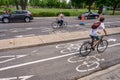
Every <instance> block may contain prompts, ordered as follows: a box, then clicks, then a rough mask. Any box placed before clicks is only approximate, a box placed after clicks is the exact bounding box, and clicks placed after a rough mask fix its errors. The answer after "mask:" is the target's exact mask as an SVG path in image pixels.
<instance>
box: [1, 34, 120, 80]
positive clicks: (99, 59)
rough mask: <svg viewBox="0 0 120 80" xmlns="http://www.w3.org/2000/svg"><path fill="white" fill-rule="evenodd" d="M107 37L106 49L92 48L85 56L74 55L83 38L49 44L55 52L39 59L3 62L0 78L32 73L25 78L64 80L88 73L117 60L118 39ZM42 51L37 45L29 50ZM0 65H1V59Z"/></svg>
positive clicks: (33, 79) (30, 79)
mask: <svg viewBox="0 0 120 80" xmlns="http://www.w3.org/2000/svg"><path fill="white" fill-rule="evenodd" d="M118 36H119V35H118ZM118 36H117V37H118ZM107 40H108V41H109V43H110V44H109V47H108V49H107V50H106V51H105V52H104V53H102V54H98V53H97V52H96V51H94V52H92V53H91V54H90V55H89V56H87V57H80V56H79V55H78V53H79V52H78V48H79V46H80V45H81V44H82V42H83V41H75V42H72V43H64V44H58V45H52V48H55V50H52V51H51V52H55V54H57V55H56V56H54V57H48V58H43V59H39V58H37V60H34V61H31V62H30V59H28V60H26V61H28V62H24V63H20V62H19V63H18V64H14V65H11V66H5V64H4V67H1V68H0V79H5V78H6V79H8V78H9V80H11V79H12V78H13V77H17V76H19V77H20V76H27V75H28V76H30V75H32V77H31V78H29V79H28V80H38V79H40V80H65V79H72V78H77V77H82V76H84V75H88V74H90V73H92V72H94V71H96V70H100V69H102V68H105V67H106V66H108V64H106V63H109V64H112V65H113V64H116V63H118V62H117V61H118V60H119V58H120V56H119V55H118V53H119V52H117V51H118V50H119V47H120V41H119V39H116V40H115V38H114V37H110V38H108V39H107ZM49 47H51V46H49ZM44 48H48V47H44ZM35 49H36V48H35ZM111 49H112V51H111ZM33 50H34V49H33ZM50 50H51V49H49V50H47V51H46V52H48V51H49V52H50ZM42 52H43V51H41V50H39V49H38V50H37V49H36V50H34V51H33V53H42ZM96 53H97V54H96ZM113 53H114V54H113ZM29 55H30V54H29ZM31 55H32V56H31V57H33V56H34V55H33V54H31ZM35 55H36V54H35ZM38 55H40V54H38ZM38 55H37V56H38ZM44 56H46V55H44ZM74 56H75V57H74ZM27 57H30V56H27ZM24 58H25V57H24ZM16 61H19V60H16ZM16 61H14V62H16ZM115 61H116V62H115ZM10 62H11V61H10ZM11 63H12V62H11ZM0 65H3V63H2V64H0ZM81 66H82V67H81ZM10 73H11V74H10ZM3 75H4V76H3ZM10 77H11V78H10ZM19 77H18V78H19Z"/></svg>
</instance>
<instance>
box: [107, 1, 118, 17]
mask: <svg viewBox="0 0 120 80" xmlns="http://www.w3.org/2000/svg"><path fill="white" fill-rule="evenodd" d="M107 5H108V6H111V5H112V7H113V15H114V14H115V9H116V8H117V7H118V6H120V0H114V1H113V0H108V2H107Z"/></svg>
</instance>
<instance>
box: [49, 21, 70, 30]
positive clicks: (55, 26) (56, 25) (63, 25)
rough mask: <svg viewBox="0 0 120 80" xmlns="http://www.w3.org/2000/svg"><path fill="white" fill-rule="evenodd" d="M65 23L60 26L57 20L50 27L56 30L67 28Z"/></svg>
mask: <svg viewBox="0 0 120 80" xmlns="http://www.w3.org/2000/svg"><path fill="white" fill-rule="evenodd" d="M67 24H68V23H67V22H66V21H63V23H62V25H61V24H60V23H58V20H56V21H54V22H52V24H51V26H52V28H53V29H56V28H63V27H65V28H66V27H67Z"/></svg>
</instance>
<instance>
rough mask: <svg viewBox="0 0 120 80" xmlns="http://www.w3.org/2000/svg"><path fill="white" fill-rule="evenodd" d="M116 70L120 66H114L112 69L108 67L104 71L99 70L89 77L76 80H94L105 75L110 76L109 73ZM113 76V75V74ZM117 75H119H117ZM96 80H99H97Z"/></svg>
mask: <svg viewBox="0 0 120 80" xmlns="http://www.w3.org/2000/svg"><path fill="white" fill-rule="evenodd" d="M118 68H120V64H117V65H114V66H112V67H109V68H107V69H105V70H101V71H98V72H95V73H93V74H91V75H88V76H86V77H83V78H80V79H78V80H95V79H96V78H98V77H99V76H100V75H105V74H110V72H112V71H115V70H117V69H118ZM113 74H115V73H113ZM118 75H119V74H118ZM97 80H100V79H99V78H98V79H97Z"/></svg>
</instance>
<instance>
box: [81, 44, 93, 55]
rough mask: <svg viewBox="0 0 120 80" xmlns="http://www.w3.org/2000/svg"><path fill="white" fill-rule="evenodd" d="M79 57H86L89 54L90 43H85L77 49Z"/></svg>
mask: <svg viewBox="0 0 120 80" xmlns="http://www.w3.org/2000/svg"><path fill="white" fill-rule="evenodd" d="M79 52H80V55H81V56H87V55H88V54H89V53H90V52H91V43H90V42H85V43H84V44H83V45H81V47H80V49H79Z"/></svg>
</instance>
